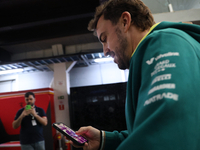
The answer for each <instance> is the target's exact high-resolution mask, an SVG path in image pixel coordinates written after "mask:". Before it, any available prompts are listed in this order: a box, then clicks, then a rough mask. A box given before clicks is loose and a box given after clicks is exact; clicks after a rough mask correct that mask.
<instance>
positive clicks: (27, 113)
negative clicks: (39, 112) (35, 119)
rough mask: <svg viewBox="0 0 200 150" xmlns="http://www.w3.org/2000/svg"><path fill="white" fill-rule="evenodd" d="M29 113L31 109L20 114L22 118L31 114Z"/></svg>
mask: <svg viewBox="0 0 200 150" xmlns="http://www.w3.org/2000/svg"><path fill="white" fill-rule="evenodd" d="M31 112H32V110H31V109H28V110H26V108H24V111H23V112H22V116H23V117H25V116H28V115H29V114H31Z"/></svg>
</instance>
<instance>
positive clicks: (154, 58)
mask: <svg viewBox="0 0 200 150" xmlns="http://www.w3.org/2000/svg"><path fill="white" fill-rule="evenodd" d="M170 56H179V53H178V52H168V53H165V54H160V55H158V56H156V57H152V58H151V59H150V60H147V61H146V63H147V64H148V65H151V64H152V63H153V61H154V60H155V61H157V60H159V59H160V58H163V57H170Z"/></svg>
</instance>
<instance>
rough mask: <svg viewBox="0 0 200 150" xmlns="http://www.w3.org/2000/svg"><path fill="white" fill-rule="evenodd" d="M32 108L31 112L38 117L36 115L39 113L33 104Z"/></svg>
mask: <svg viewBox="0 0 200 150" xmlns="http://www.w3.org/2000/svg"><path fill="white" fill-rule="evenodd" d="M30 110H31V114H32V115H33V116H34V117H36V116H37V113H36V111H35V107H34V106H32V107H31V109H30Z"/></svg>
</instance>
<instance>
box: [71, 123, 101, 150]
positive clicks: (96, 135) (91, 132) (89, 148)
mask: <svg viewBox="0 0 200 150" xmlns="http://www.w3.org/2000/svg"><path fill="white" fill-rule="evenodd" d="M76 134H77V135H81V136H83V137H85V138H86V139H87V140H88V142H87V143H85V145H84V146H82V148H83V149H84V150H98V148H99V146H100V139H101V138H100V130H98V129H96V128H93V127H91V126H88V127H81V128H80V129H79V130H78V131H77V132H76ZM70 143H71V144H72V145H73V146H74V147H76V148H80V146H77V145H74V144H73V142H72V141H70Z"/></svg>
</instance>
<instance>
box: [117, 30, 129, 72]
mask: <svg viewBox="0 0 200 150" xmlns="http://www.w3.org/2000/svg"><path fill="white" fill-rule="evenodd" d="M115 31H116V34H117V38H118V42H119V47H116V52H118V56H117V57H118V62H117V64H118V67H119V69H122V70H125V69H128V68H129V60H127V56H126V55H125V51H126V49H127V45H128V41H127V39H126V38H125V37H123V36H122V34H121V30H120V29H119V28H116V30H115ZM119 55H120V56H119Z"/></svg>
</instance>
